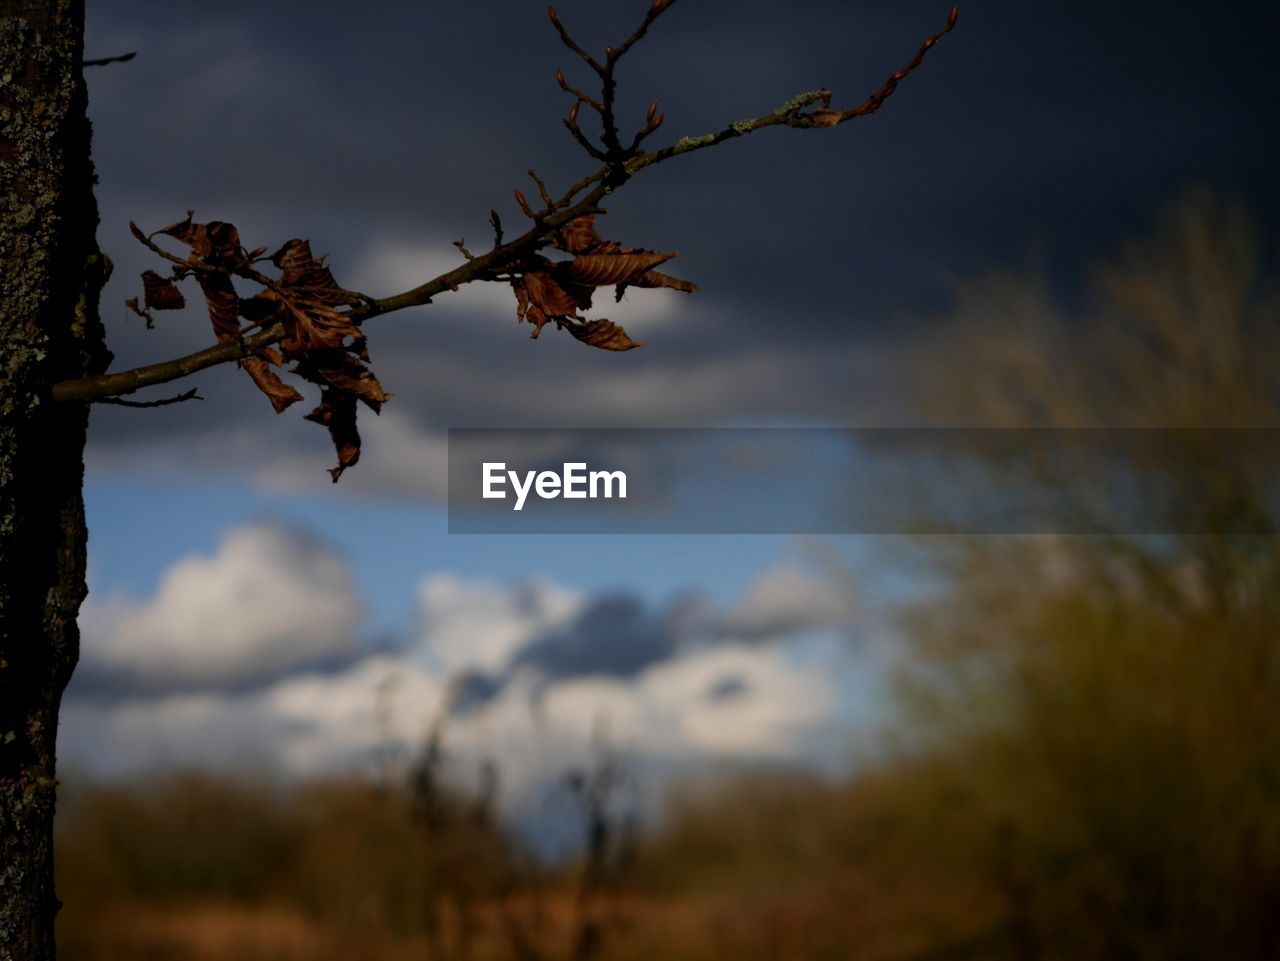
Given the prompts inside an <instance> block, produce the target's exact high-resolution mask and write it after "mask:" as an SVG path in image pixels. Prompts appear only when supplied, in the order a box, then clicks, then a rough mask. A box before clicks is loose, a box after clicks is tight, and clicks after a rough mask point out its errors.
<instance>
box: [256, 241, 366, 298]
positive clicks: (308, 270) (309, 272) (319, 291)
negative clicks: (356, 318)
mask: <svg viewBox="0 0 1280 961" xmlns="http://www.w3.org/2000/svg"><path fill="white" fill-rule="evenodd" d="M270 260H271V262H272V263H273V264H275V265H276V266H277V267H279V268H280V283H281V284H282V285H283V286H285V287H288V288H290V290H292V291H296V292H297V293H298V294H299V295H301V296H303V297H305V298H306V299H307V300H312V301H317V302H319V303H323V304H330V305H343V304H355V303H359V301H360V295H359V294H356V293H354V292H353V291H350V290H347V289H345V288H344V287H342V286H341V285H340V284H339V283H338V282H337V281H336V280H335V279H334V277H333V273H332V272H331V271H330V270H329V268H328V267H326V266H325V263H324V258H323V257H314V256H312V254H311V244H309V243H308V242H307V241H305V240H299V239H297V238H295V239H293V240H290V241H287V242H286V243H285V244H284V246H282V247H281V248H280V249H279V250H277V251H276V252H275V253H274V254H272V255H271V258H270Z"/></svg>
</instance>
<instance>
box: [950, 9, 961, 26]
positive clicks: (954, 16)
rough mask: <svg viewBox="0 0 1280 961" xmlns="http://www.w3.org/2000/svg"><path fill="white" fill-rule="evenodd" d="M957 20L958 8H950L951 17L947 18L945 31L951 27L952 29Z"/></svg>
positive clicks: (958, 15)
mask: <svg viewBox="0 0 1280 961" xmlns="http://www.w3.org/2000/svg"><path fill="white" fill-rule="evenodd" d="M958 19H960V8H959V7H952V8H951V15H950V16H949V17H947V29H948V30H950V29H951V28H952V27H954V26H955V25H956V21H957V20H958Z"/></svg>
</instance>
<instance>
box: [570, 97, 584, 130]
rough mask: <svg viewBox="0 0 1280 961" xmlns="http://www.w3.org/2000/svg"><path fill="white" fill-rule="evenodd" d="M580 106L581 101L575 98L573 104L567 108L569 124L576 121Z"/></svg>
mask: <svg viewBox="0 0 1280 961" xmlns="http://www.w3.org/2000/svg"><path fill="white" fill-rule="evenodd" d="M581 108H582V101H581V100H575V101H574V103H573V106H572V107H570V108H569V123H570V124H575V123H577V122H578V111H579V110H580V109H581Z"/></svg>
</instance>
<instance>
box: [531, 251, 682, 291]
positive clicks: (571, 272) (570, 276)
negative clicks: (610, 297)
mask: <svg viewBox="0 0 1280 961" xmlns="http://www.w3.org/2000/svg"><path fill="white" fill-rule="evenodd" d="M674 256H676V255H675V254H664V253H659V252H657V251H654V250H635V251H626V252H619V253H608V254H582V255H580V256H578V257H574V258H573V260H570V261H566V262H565V263H561V264H556V275H557V276H558V277H563V278H564V279H565V280H568V281H572V282H573V283H578V284H586V285H587V286H590V287H608V286H613V285H615V284H627V283H629V282H630V281H631V278H633V277H636V276H639V275H640V274H643V273H645V272H646V271H649V270H652V269H653V268H654V267H656V266H658V265H659V264H662V263H666V262H667V261H668V260H670V259H671V258H672V257H674Z"/></svg>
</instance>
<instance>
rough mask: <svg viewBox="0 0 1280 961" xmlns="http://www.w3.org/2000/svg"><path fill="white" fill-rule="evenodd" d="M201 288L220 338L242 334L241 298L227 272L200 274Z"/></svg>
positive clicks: (229, 338)
mask: <svg viewBox="0 0 1280 961" xmlns="http://www.w3.org/2000/svg"><path fill="white" fill-rule="evenodd" d="M200 289H201V290H203V291H204V301H205V304H206V305H207V306H208V308H209V322H210V323H212V324H213V332H214V334H215V335H217V338H218V340H234V339H235V338H237V337H239V336H240V298H239V296H237V294H236V290H235V288H234V287H233V286H231V278H230V277H228V276H227V275H226V274H210V273H201V274H200Z"/></svg>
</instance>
